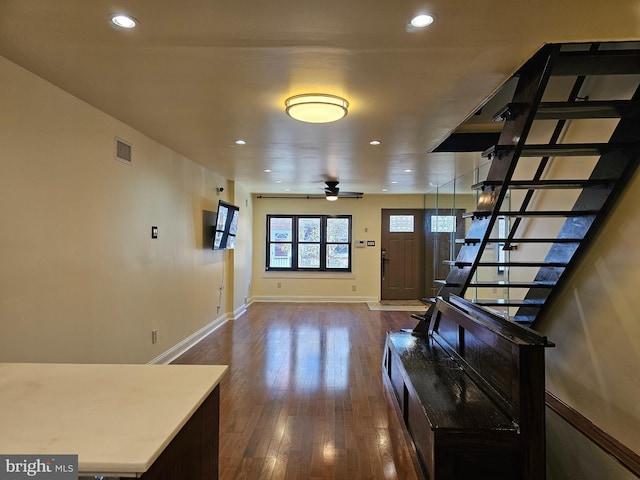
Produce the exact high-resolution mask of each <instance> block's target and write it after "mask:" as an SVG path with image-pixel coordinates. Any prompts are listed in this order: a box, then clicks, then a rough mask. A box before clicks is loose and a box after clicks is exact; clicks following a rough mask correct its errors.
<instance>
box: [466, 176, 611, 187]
mask: <svg viewBox="0 0 640 480" xmlns="http://www.w3.org/2000/svg"><path fill="white" fill-rule="evenodd" d="M613 182H615V180H614V179H573V178H572V179H563V180H511V181H510V182H500V181H491V180H485V181H483V182H480V183H476V184H475V185H473V186H472V187H471V188H472V189H473V190H484V189H485V188H486V187H501V186H506V187H507V188H511V189H525V190H536V189H542V188H557V189H562V188H584V187H593V186H598V185H608V184H610V183H613Z"/></svg>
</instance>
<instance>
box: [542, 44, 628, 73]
mask: <svg viewBox="0 0 640 480" xmlns="http://www.w3.org/2000/svg"><path fill="white" fill-rule="evenodd" d="M638 73H640V54H639V53H638V52H637V50H599V51H597V52H593V51H573V52H560V54H559V55H558V58H557V59H556V62H555V64H554V66H553V70H552V72H551V74H552V75H553V76H563V75H616V74H638Z"/></svg>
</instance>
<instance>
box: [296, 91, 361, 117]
mask: <svg viewBox="0 0 640 480" xmlns="http://www.w3.org/2000/svg"><path fill="white" fill-rule="evenodd" d="M284 105H285V107H286V108H285V112H287V115H289V116H290V117H291V118H295V119H296V120H300V121H301V122H308V123H329V122H335V121H336V120H340V119H341V118H343V117H344V116H345V115H346V114H347V111H348V110H347V109H348V108H349V102H347V101H346V100H345V99H344V98H342V97H338V96H336V95H328V94H324V93H304V94H302V95H294V96H293V97H289V98H287V100H286V101H285V102H284Z"/></svg>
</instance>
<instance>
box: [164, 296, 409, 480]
mask: <svg viewBox="0 0 640 480" xmlns="http://www.w3.org/2000/svg"><path fill="white" fill-rule="evenodd" d="M415 324H416V321H415V320H413V319H411V317H410V314H409V313H408V312H391V311H370V310H369V309H368V308H367V306H366V304H364V303H362V304H359V303H358V304H338V303H317V304H298V303H257V304H253V305H251V306H250V307H249V308H248V311H247V313H246V314H244V315H243V316H241V317H240V318H239V319H237V320H235V321H230V322H227V323H226V324H225V325H223V326H222V327H220V328H218V329H217V330H216V331H214V332H213V333H212V334H210V335H209V336H208V337H207V338H205V339H204V340H202V341H201V342H200V343H198V344H197V345H196V346H194V347H193V348H192V349H190V350H189V351H188V352H186V353H185V354H183V355H182V356H181V357H179V358H178V359H176V360H175V361H174V362H173V363H181V364H227V365H229V373H228V374H227V376H226V377H225V379H224V380H223V381H222V383H221V397H220V479H222V480H231V479H234V480H235V479H251V480H255V479H274V480H280V479H305V480H306V479H348V480H361V479H382V478H385V479H401V480H412V479H419V478H421V477H420V476H418V474H417V473H416V470H415V466H414V461H415V454H414V453H412V450H411V448H412V447H410V446H409V444H407V441H406V437H405V433H404V431H403V429H402V425H401V423H400V419H399V418H398V414H397V413H396V411H395V410H394V407H393V404H392V402H390V401H389V398H388V395H390V394H389V392H388V390H387V388H386V387H385V386H384V385H383V381H382V373H381V368H382V367H381V363H382V350H383V346H384V339H385V334H386V332H387V331H389V330H399V329H401V328H413V327H414V326H415Z"/></svg>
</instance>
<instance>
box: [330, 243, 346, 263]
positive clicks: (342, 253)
mask: <svg viewBox="0 0 640 480" xmlns="http://www.w3.org/2000/svg"><path fill="white" fill-rule="evenodd" d="M327 268H349V245H327Z"/></svg>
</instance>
